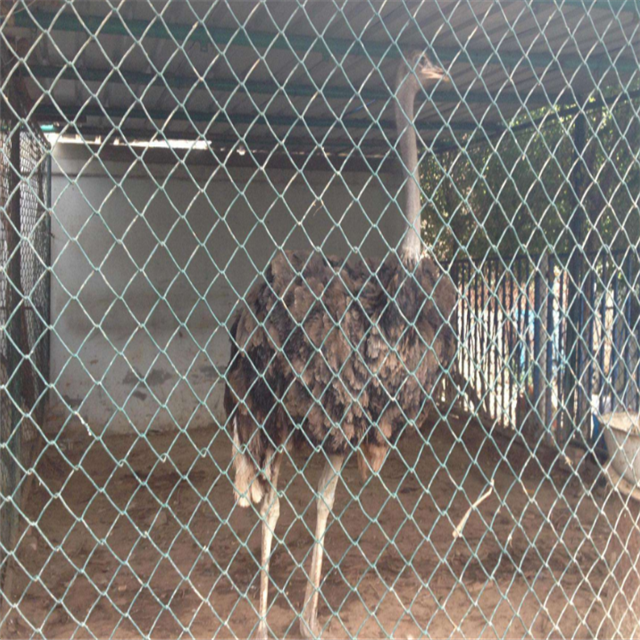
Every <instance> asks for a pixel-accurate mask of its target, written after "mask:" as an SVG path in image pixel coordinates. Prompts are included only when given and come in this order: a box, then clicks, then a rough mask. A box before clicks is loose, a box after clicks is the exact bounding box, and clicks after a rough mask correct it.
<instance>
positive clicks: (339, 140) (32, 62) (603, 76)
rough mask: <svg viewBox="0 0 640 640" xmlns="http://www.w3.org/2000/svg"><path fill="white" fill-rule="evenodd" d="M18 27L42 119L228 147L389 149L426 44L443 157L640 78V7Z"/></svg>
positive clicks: (348, 12) (31, 13) (89, 12)
mask: <svg viewBox="0 0 640 640" xmlns="http://www.w3.org/2000/svg"><path fill="white" fill-rule="evenodd" d="M5 19H6V20H8V21H9V24H8V28H3V31H4V32H5V33H8V34H10V36H11V37H12V41H13V43H14V44H15V46H16V49H17V50H18V56H17V57H18V58H19V59H21V60H22V64H21V65H19V66H18V67H17V68H19V69H20V71H19V72H20V73H21V74H23V76H24V77H25V78H26V79H27V82H26V86H27V87H28V90H29V93H30V98H31V100H32V102H33V105H34V106H33V109H34V114H35V115H36V116H37V117H38V118H39V119H40V121H41V122H42V123H49V124H55V125H57V126H58V127H59V128H61V129H64V128H65V127H67V130H69V131H73V130H80V131H84V132H86V133H92V134H93V133H95V134H100V135H118V136H120V137H125V138H128V139H133V138H136V139H141V138H150V137H154V136H155V137H156V138H162V137H163V136H164V137H167V138H187V139H190V138H206V139H208V140H209V141H210V142H211V145H212V147H215V148H219V149H233V148H234V147H236V146H237V145H238V144H243V145H245V146H246V147H248V148H249V149H250V150H254V149H256V150H260V151H262V152H269V151H272V150H275V151H279V152H283V153H286V152H291V151H293V150H295V149H301V150H302V152H304V150H305V149H306V150H307V152H308V151H309V150H310V149H312V148H313V149H316V150H318V149H320V150H321V151H322V152H323V153H326V154H337V155H349V154H354V153H356V154H358V155H362V156H369V157H374V156H378V157H380V156H381V155H384V154H387V153H388V152H389V150H390V149H391V148H392V145H393V144H394V142H395V131H394V126H393V94H392V85H393V77H394V73H395V68H396V66H397V64H398V57H399V56H401V55H403V54H406V53H407V52H409V51H411V50H413V49H416V48H417V49H426V50H428V51H430V52H431V57H432V58H434V59H435V60H437V61H438V62H439V63H440V64H441V65H442V66H443V67H444V68H445V69H446V70H447V72H448V74H449V76H450V77H451V79H452V82H451V83H449V84H444V83H441V84H439V85H437V86H436V87H435V88H434V89H433V90H431V91H430V92H429V95H428V96H425V101H424V102H423V104H422V105H421V108H420V112H419V115H418V129H419V131H420V134H421V136H422V139H423V140H424V142H425V144H427V145H429V146H430V147H432V148H434V149H438V148H441V147H443V146H444V147H446V146H448V145H451V144H452V143H454V144H456V143H460V144H464V143H465V142H468V141H469V140H470V139H471V138H472V137H475V138H478V137H483V136H491V135H499V134H501V133H502V132H504V131H505V130H508V129H509V128H510V127H511V126H513V125H514V124H517V125H518V126H520V127H522V126H523V124H524V125H525V126H526V124H527V122H529V121H535V119H536V118H538V117H539V116H540V114H541V113H543V111H541V109H544V108H547V109H554V110H562V109H565V108H567V107H570V106H571V105H576V104H578V105H583V104H586V101H588V100H591V101H593V100H594V98H595V99H596V101H599V102H600V103H604V102H605V98H608V103H611V102H612V99H611V96H620V97H621V99H626V98H628V97H630V96H629V94H630V93H631V92H632V91H634V90H635V89H637V88H638V86H639V84H640V83H638V81H637V75H638V69H639V65H638V55H637V54H638V43H639V39H640V35H639V33H638V32H639V29H640V18H639V15H638V7H637V5H636V3H635V2H634V1H633V0H586V1H585V2H582V1H580V0H564V1H563V0H507V1H505V2H501V3H497V2H494V1H493V0H427V1H425V2H418V1H412V0H407V1H401V0H392V1H390V2H375V1H371V2H365V1H364V0H363V1H361V2H350V3H345V2H329V1H327V0H311V1H309V2H306V3H304V4H303V3H300V4H299V3H293V2H291V1H289V0H276V1H271V0H269V1H268V2H262V3H253V2H245V1H243V0H229V1H228V2H224V3H214V4H210V3H205V2H166V3H149V2H147V1H146V0H135V1H133V2H127V3H125V4H123V5H122V6H121V7H120V9H118V10H113V11H111V12H109V11H108V5H106V4H105V3H94V2H88V1H86V0H81V1H79V2H78V1H77V2H75V3H73V4H72V5H67V4H63V3H61V2H59V1H58V0H55V1H54V0H40V1H39V2H38V3H35V4H30V3H25V4H18V5H16V6H15V7H14V8H13V10H12V11H11V12H10V13H9V15H8V17H6V18H5ZM16 43H17V44H16ZM590 106H593V102H592V104H591V105H590Z"/></svg>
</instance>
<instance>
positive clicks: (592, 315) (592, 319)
mask: <svg viewBox="0 0 640 640" xmlns="http://www.w3.org/2000/svg"><path fill="white" fill-rule="evenodd" d="M595 300H596V259H595V256H594V257H593V261H592V262H591V263H590V266H589V306H590V309H589V332H588V335H587V340H588V343H589V344H588V354H589V362H588V364H587V394H588V400H589V406H591V398H592V396H593V370H594V367H593V361H594V358H595V353H596V351H595V344H594V341H595V324H596V313H597V310H596V309H595V307H594V305H595Z"/></svg>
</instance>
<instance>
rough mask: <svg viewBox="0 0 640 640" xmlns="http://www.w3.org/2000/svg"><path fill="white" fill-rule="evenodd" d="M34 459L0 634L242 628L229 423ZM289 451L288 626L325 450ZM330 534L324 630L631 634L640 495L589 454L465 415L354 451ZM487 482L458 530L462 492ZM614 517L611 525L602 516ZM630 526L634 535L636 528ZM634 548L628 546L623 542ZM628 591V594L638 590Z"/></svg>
mask: <svg viewBox="0 0 640 640" xmlns="http://www.w3.org/2000/svg"><path fill="white" fill-rule="evenodd" d="M60 445H61V450H57V449H56V448H55V447H53V446H51V447H49V448H48V449H47V450H46V451H45V452H44V455H43V456H42V458H41V460H40V462H39V464H38V467H37V472H38V477H39V480H40V481H39V482H38V481H36V482H34V483H33V486H32V489H31V492H30V498H29V502H28V505H27V506H26V513H27V515H28V517H29V518H31V519H32V520H33V521H37V527H26V528H25V529H24V531H23V533H22V535H21V539H20V542H19V545H18V550H17V558H18V560H19V564H20V565H21V568H18V567H17V566H14V570H15V571H16V573H15V574H14V578H13V587H12V594H13V595H12V599H13V601H14V602H17V603H18V606H17V609H16V610H14V611H13V612H12V613H11V614H10V615H8V616H7V617H5V619H4V623H3V625H2V626H1V627H0V637H2V638H17V637H32V636H33V637H45V638H48V639H53V638H91V637H97V638H107V637H117V638H137V637H141V636H152V637H154V638H170V637H171V638H177V637H196V638H212V637H215V638H228V637H239V638H247V637H249V636H250V635H251V633H252V631H253V630H255V626H256V624H257V616H256V613H255V609H254V605H255V604H256V596H257V587H258V580H259V576H258V560H257V558H259V553H260V529H259V521H258V518H257V515H256V514H255V513H254V512H253V511H252V510H245V509H240V508H237V507H236V506H235V503H234V499H233V494H232V489H231V485H230V482H229V477H228V475H227V472H228V470H229V462H230V448H231V447H230V443H229V440H228V437H227V435H226V433H225V432H220V431H214V430H200V431H196V432H194V433H191V434H189V436H188V437H187V436H186V435H184V434H181V435H166V434H165V435H158V434H156V435H151V436H150V437H149V438H148V440H144V439H137V438H133V437H130V438H127V437H116V438H105V439H104V440H99V439H95V438H93V439H90V438H89V437H88V436H86V435H85V436H84V437H77V436H76V437H75V438H74V439H72V440H66V441H60ZM304 464H305V458H304V456H302V455H301V456H299V457H295V458H294V460H293V463H292V462H289V463H288V464H286V465H285V467H284V469H283V473H282V475H281V482H280V487H281V488H282V489H283V493H284V496H283V500H282V509H281V517H280V521H279V523H278V527H277V533H278V536H279V539H280V540H279V544H276V546H275V549H274V555H273V559H272V563H271V576H272V579H273V582H274V584H273V585H272V587H271V591H270V598H271V601H272V606H271V610H270V613H269V617H268V620H269V625H270V627H271V629H272V631H273V633H274V635H275V636H276V637H279V638H281V637H291V638H297V637H299V634H298V622H297V619H296V612H297V611H299V610H300V607H301V605H302V599H303V593H304V588H305V584H306V583H305V574H304V573H303V570H302V568H301V567H303V566H304V564H305V561H306V560H308V553H309V549H310V543H311V531H312V530H313V527H314V522H315V505H314V500H313V496H314V491H313V488H314V487H315V485H316V483H317V481H318V477H319V474H320V471H321V467H322V460H321V454H320V455H317V456H315V457H313V458H312V459H311V460H310V462H309V464H308V466H307V469H306V471H305V472H304V474H303V473H302V472H301V471H299V469H301V468H302V467H303V466H304ZM342 477H343V480H342V482H341V483H340V485H339V487H338V492H337V499H336V505H335V508H334V515H335V516H336V518H335V519H334V520H333V521H332V524H331V526H330V529H329V531H328V534H327V536H328V537H327V545H326V546H327V556H326V559H325V567H324V568H325V571H324V583H323V586H322V599H321V606H320V619H321V622H322V624H324V625H325V630H324V634H323V635H324V636H325V637H327V638H346V637H349V636H350V635H351V636H357V637H360V638H381V637H387V636H392V637H394V638H417V637H421V636H428V637H437V638H441V637H460V638H462V637H465V638H479V637H482V638H494V637H508V638H521V637H535V638H557V637H570V636H571V637H577V638H590V637H613V635H614V634H615V633H616V632H617V633H619V634H620V635H621V636H623V637H624V636H629V635H631V634H632V633H633V632H634V627H633V624H634V623H635V622H636V618H635V616H634V614H633V613H632V610H631V609H632V608H631V607H630V604H629V603H631V605H633V604H635V603H634V602H633V598H635V595H636V590H637V587H638V584H639V582H638V580H637V574H636V572H635V570H632V571H630V567H631V566H635V563H636V559H637V549H638V548H640V546H639V545H638V544H637V540H636V537H637V527H636V526H635V525H634V524H633V523H634V522H636V521H637V518H638V510H637V508H636V506H635V505H633V504H629V503H627V502H623V501H622V500H621V499H620V497H619V495H618V494H616V493H615V492H612V491H611V489H610V487H609V486H608V485H607V484H606V483H604V481H603V480H602V478H601V476H600V475H599V474H598V469H597V466H596V465H595V464H594V463H593V462H589V461H585V462H584V463H583V464H582V465H580V467H579V468H578V467H576V468H575V470H572V467H570V466H568V465H567V464H566V463H565V462H564V461H561V460H560V459H555V458H554V456H553V455H551V454H549V453H548V452H547V454H546V455H542V456H540V457H538V458H533V457H531V456H530V455H529V454H528V452H527V450H526V448H525V447H524V446H523V445H522V444H519V443H517V442H515V441H510V440H509V439H507V438H505V437H503V436H501V435H495V436H494V438H493V439H488V438H486V434H485V432H484V431H483V430H482V428H481V427H480V426H479V425H478V424H476V423H469V424H467V422H466V421H465V420H462V419H459V420H458V419H455V420H451V421H450V425H447V424H446V423H440V424H436V425H435V426H433V425H431V426H430V427H427V428H425V429H424V430H423V431H422V432H421V434H412V435H407V436H406V437H405V438H403V439H402V441H401V444H400V447H399V449H398V451H395V452H393V453H392V454H391V455H390V457H389V458H388V460H387V462H386V463H385V465H384V466H383V469H382V472H381V474H380V476H379V477H375V478H373V479H371V481H370V482H369V483H367V484H364V483H363V481H362V479H361V477H360V475H359V472H358V469H357V465H356V463H355V460H354V461H352V462H350V463H349V464H348V466H347V468H346V469H345V471H344V473H343V476H342ZM491 478H493V479H494V483H495V491H494V492H493V494H492V495H491V496H490V497H489V498H488V499H487V500H485V501H484V502H483V503H482V504H481V506H480V507H479V508H478V510H477V511H475V512H473V513H472V515H471V517H470V518H469V520H468V521H467V524H466V527H465V529H464V535H463V536H462V537H460V538H458V539H457V540H454V538H453V537H452V532H453V530H454V527H455V525H456V524H458V523H459V522H460V520H461V519H462V517H463V515H464V514H465V512H466V511H467V509H468V508H469V506H470V504H471V503H472V502H473V501H475V500H476V499H477V498H478V496H480V495H481V494H482V493H484V492H485V491H486V490H487V489H488V486H489V482H490V480H491ZM614 527H615V529H614ZM630 532H631V534H632V535H630ZM634 550H635V551H634ZM635 610H636V611H640V609H638V608H637V606H636V609H635Z"/></svg>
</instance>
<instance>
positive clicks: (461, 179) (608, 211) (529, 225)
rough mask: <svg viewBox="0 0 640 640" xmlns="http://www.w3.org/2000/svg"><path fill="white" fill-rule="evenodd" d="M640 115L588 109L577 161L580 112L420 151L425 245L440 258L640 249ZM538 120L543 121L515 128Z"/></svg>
mask: <svg viewBox="0 0 640 640" xmlns="http://www.w3.org/2000/svg"><path fill="white" fill-rule="evenodd" d="M587 106H588V105H587ZM638 109H639V106H638V104H637V103H634V102H632V101H626V102H623V103H621V104H619V105H616V106H615V107H614V108H612V109H609V108H604V109H603V108H598V109H592V110H587V111H585V114H586V115H585V118H586V121H585V125H586V127H585V130H586V142H585V147H584V149H583V152H582V154H581V155H578V154H577V151H576V147H575V144H574V142H575V141H574V131H575V127H576V120H577V118H578V117H580V116H579V114H571V115H568V116H562V117H561V116H560V115H559V114H558V113H555V112H549V111H547V112H546V114H545V113H544V112H538V113H536V114H528V113H527V114H526V115H525V116H523V117H521V118H520V119H515V120H514V121H513V123H512V128H510V129H507V130H505V131H504V132H503V133H502V134H501V135H500V136H499V137H495V138H493V139H490V140H488V139H487V138H486V137H485V136H484V134H482V132H476V133H473V134H471V135H469V136H468V137H467V138H466V139H464V140H462V141H461V142H460V144H459V145H452V148H451V149H450V150H447V151H444V152H442V153H440V154H438V155H434V154H427V159H426V161H425V162H423V164H422V175H421V179H422V184H423V189H424V193H425V194H427V199H426V203H425V204H426V207H427V215H425V216H423V219H424V230H423V232H424V237H425V240H426V241H427V242H428V243H429V244H430V245H431V246H433V248H434V250H435V252H436V254H437V255H438V256H439V257H440V258H441V259H444V260H449V259H455V258H460V257H467V256H471V257H475V258H478V257H483V256H488V255H501V256H505V257H506V256H513V255H518V254H521V253H527V254H530V255H531V254H538V253H541V252H542V251H544V250H550V251H553V252H554V253H555V254H557V255H558V254H560V255H561V254H567V253H570V252H571V251H572V250H573V248H575V246H576V244H579V245H582V246H583V247H584V249H585V251H587V252H588V253H591V252H595V251H598V250H599V249H600V248H601V247H608V248H609V249H610V250H611V251H618V250H622V251H626V250H627V249H628V248H629V247H630V246H633V247H634V248H635V247H637V245H638V239H639V237H640V218H639V214H638V194H639V193H640V191H639V188H640V159H639V157H638V155H639V151H640V125H639V117H640V116H639V112H638ZM541 116H544V117H543V119H542V123H541V124H538V125H537V126H535V127H532V128H523V127H522V125H523V124H525V123H527V122H531V120H532V119H534V120H536V119H537V120H536V121H540V119H541ZM580 208H582V210H583V211H584V218H583V232H582V237H578V238H577V239H576V238H575V237H574V236H573V234H572V230H571V228H570V221H571V219H572V217H573V216H574V215H579V211H580ZM576 241H577V242H576Z"/></svg>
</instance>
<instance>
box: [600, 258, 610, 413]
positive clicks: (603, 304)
mask: <svg viewBox="0 0 640 640" xmlns="http://www.w3.org/2000/svg"><path fill="white" fill-rule="evenodd" d="M602 283H603V286H602V298H601V300H600V349H599V353H598V360H599V364H600V372H599V373H600V384H599V388H598V392H599V395H600V398H599V405H600V406H599V409H600V413H602V412H603V411H604V397H603V396H604V390H605V389H604V385H605V381H606V378H607V373H608V372H606V371H605V370H604V367H605V362H604V349H605V343H606V339H607V292H608V291H609V283H608V282H607V260H606V256H605V255H604V253H603V254H602Z"/></svg>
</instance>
